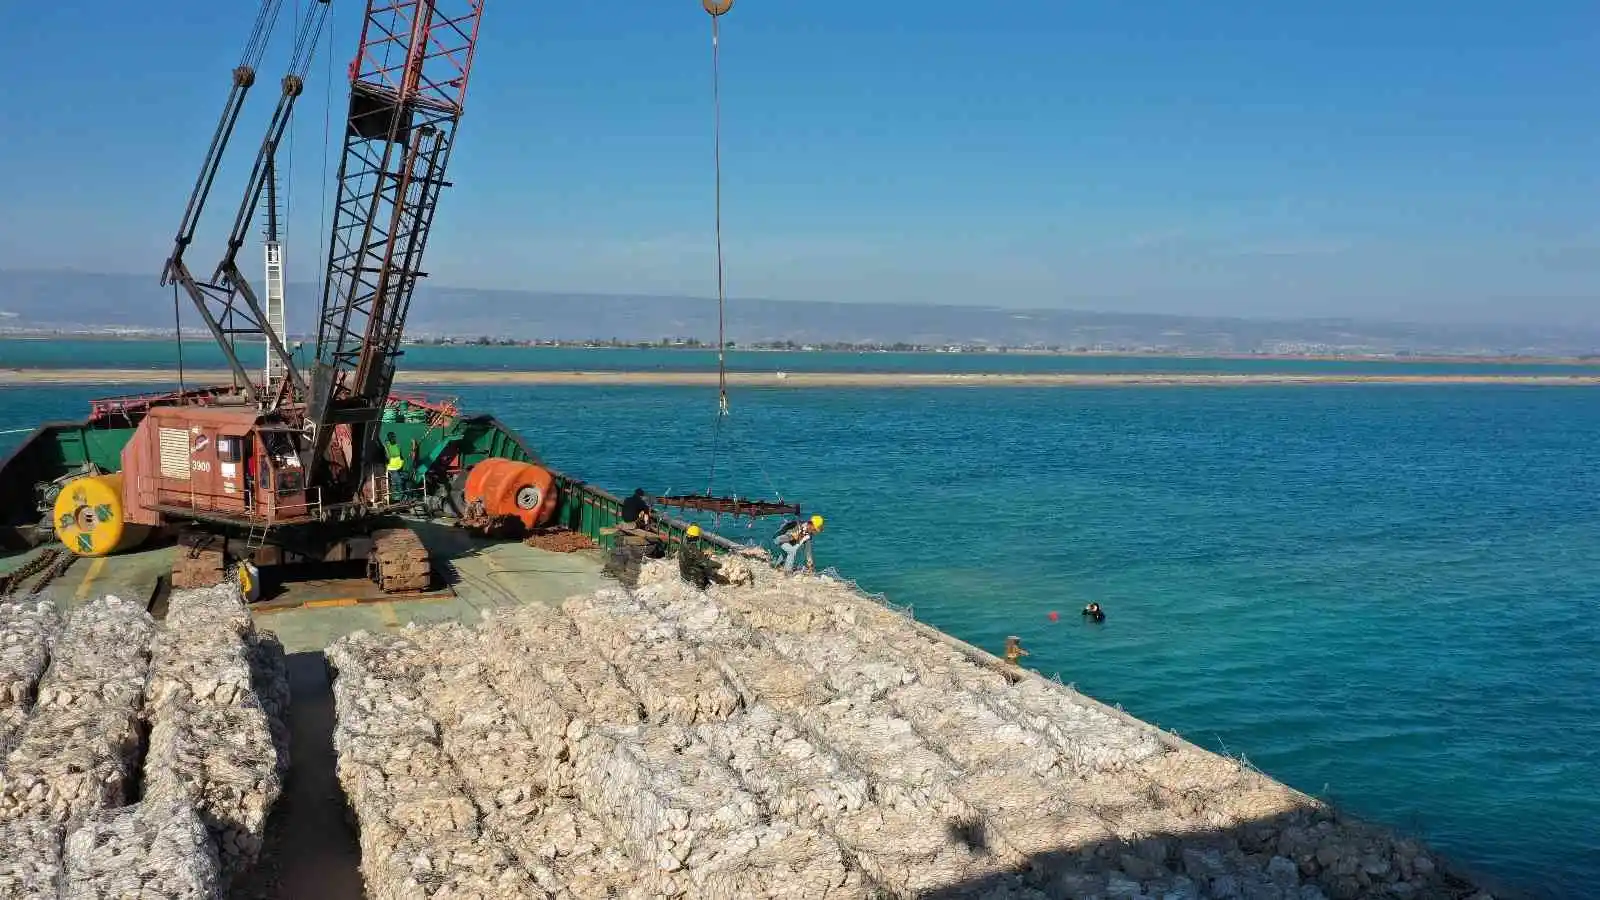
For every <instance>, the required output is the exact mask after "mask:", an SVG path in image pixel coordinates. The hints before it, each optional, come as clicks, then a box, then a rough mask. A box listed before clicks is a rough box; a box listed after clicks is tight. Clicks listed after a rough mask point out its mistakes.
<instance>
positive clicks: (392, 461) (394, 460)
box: [383, 431, 406, 503]
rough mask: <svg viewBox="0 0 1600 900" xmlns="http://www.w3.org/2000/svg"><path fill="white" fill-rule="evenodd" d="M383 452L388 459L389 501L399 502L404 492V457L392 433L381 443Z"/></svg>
mask: <svg viewBox="0 0 1600 900" xmlns="http://www.w3.org/2000/svg"><path fill="white" fill-rule="evenodd" d="M383 452H384V453H386V454H388V457H389V466H388V468H389V501H390V502H391V503H392V502H394V501H396V500H399V499H400V497H401V496H402V495H403V494H405V490H406V485H405V478H406V457H405V454H404V453H402V452H401V451H400V441H399V439H397V438H396V437H395V436H394V432H392V431H391V432H389V435H388V437H387V438H386V439H385V440H384V442H383Z"/></svg>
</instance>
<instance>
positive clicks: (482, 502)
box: [463, 457, 559, 531]
mask: <svg viewBox="0 0 1600 900" xmlns="http://www.w3.org/2000/svg"><path fill="white" fill-rule="evenodd" d="M463 493H464V495H465V499H466V504H467V509H466V513H467V515H466V518H467V519H468V520H471V521H474V522H478V521H484V520H487V522H496V521H501V520H503V519H505V518H506V517H511V518H515V519H517V520H518V521H520V522H521V523H522V527H523V528H525V529H528V530H530V531H531V530H533V529H535V528H537V527H539V526H540V525H543V524H544V523H545V522H547V521H549V520H550V517H551V516H553V515H555V512H556V504H557V503H558V502H559V498H558V497H557V496H556V479H555V476H554V475H552V474H550V470H548V469H545V468H543V467H541V466H536V465H534V464H533V463H525V462H517V461H516V460H511V459H502V458H499V457H495V458H492V459H486V460H484V461H483V462H481V463H478V464H477V465H475V466H473V467H472V470H471V471H470V472H468V473H467V486H466V490H465V491H464V492H463Z"/></svg>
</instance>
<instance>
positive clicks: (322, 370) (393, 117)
mask: <svg viewBox="0 0 1600 900" xmlns="http://www.w3.org/2000/svg"><path fill="white" fill-rule="evenodd" d="M482 15H483V0H368V3H367V14H366V21H365V23H364V24H363V26H362V33H361V46H360V50H359V51H358V53H357V55H356V58H355V61H354V62H352V63H351V65H350V111H349V120H348V122H347V123H346V127H345V135H344V157H343V160H342V162H341V163H340V166H339V194H338V200H337V202H336V204H335V207H334V217H333V231H332V235H331V240H330V246H329V252H328V270H327V276H326V280H325V281H324V283H323V291H322V314H321V320H320V322H319V325H318V331H317V361H316V364H315V368H314V370H313V373H312V386H311V396H310V401H309V404H308V409H307V417H308V421H309V424H310V425H311V427H312V431H313V433H314V435H315V438H316V440H315V448H314V452H313V454H312V465H313V466H315V465H318V464H319V463H320V461H321V458H322V455H323V452H324V450H325V449H326V447H327V446H328V442H329V440H330V439H331V430H332V429H331V427H330V426H332V425H334V424H337V423H350V424H351V425H352V427H354V428H362V426H363V424H364V423H370V422H373V421H375V420H376V419H377V418H378V416H379V415H380V413H381V411H382V408H383V404H384V401H385V399H386V398H387V397H388V394H389V388H390V386H391V384H392V383H393V381H394V370H395V362H396V358H397V357H398V356H399V353H400V338H401V333H402V330H403V328H404V326H405V320H406V313H407V311H408V309H409V307H410V305H411V297H412V293H413V292H414V291H415V289H416V284H417V279H419V278H422V277H424V276H425V274H426V273H424V272H423V271H422V255H423V249H424V248H425V247H426V245H427V242H428V231H429V228H430V226H431V225H432V223H433V214H434V209H435V208H436V205H437V203H438V200H439V193H440V191H441V189H442V188H444V187H446V186H447V185H448V182H446V181H445V180H444V173H445V167H446V165H447V164H448V163H449V160H450V151H451V149H452V147H453V145H454V142H455V130H456V125H457V123H458V122H459V121H460V119H461V113H462V109H463V105H464V103H465V100H466V92H467V79H468V76H469V75H470V73H471V71H472V59H473V50H474V46H475V44H476V42H477V35H478V23H479V20H480V18H481V17H482ZM363 437H364V436H363V435H359V434H358V435H355V438H356V446H357V447H360V446H363V443H364V441H363Z"/></svg>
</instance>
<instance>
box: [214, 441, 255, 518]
mask: <svg viewBox="0 0 1600 900" xmlns="http://www.w3.org/2000/svg"><path fill="white" fill-rule="evenodd" d="M248 440H249V439H248V438H244V437H240V436H239V435H236V434H220V435H217V472H218V474H219V475H220V476H221V478H222V492H223V493H224V494H234V493H236V492H237V491H239V489H240V488H241V487H242V488H243V489H244V503H245V506H249V505H250V502H251V500H252V498H253V497H254V494H255V491H254V488H255V484H254V479H252V478H251V477H250V467H249V466H248V465H244V464H243V463H244V461H245V443H246V441H248ZM241 482H242V484H241Z"/></svg>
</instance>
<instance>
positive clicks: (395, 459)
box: [383, 444, 406, 472]
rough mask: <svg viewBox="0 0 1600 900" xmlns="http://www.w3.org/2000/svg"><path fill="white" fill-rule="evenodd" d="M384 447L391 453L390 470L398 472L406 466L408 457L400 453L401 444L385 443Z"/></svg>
mask: <svg viewBox="0 0 1600 900" xmlns="http://www.w3.org/2000/svg"><path fill="white" fill-rule="evenodd" d="M383 449H384V450H386V451H388V453H389V471H391V472H398V471H400V470H401V469H404V468H405V467H406V458H405V457H404V456H402V455H401V454H400V445H399V444H385V445H384V446H383Z"/></svg>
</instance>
